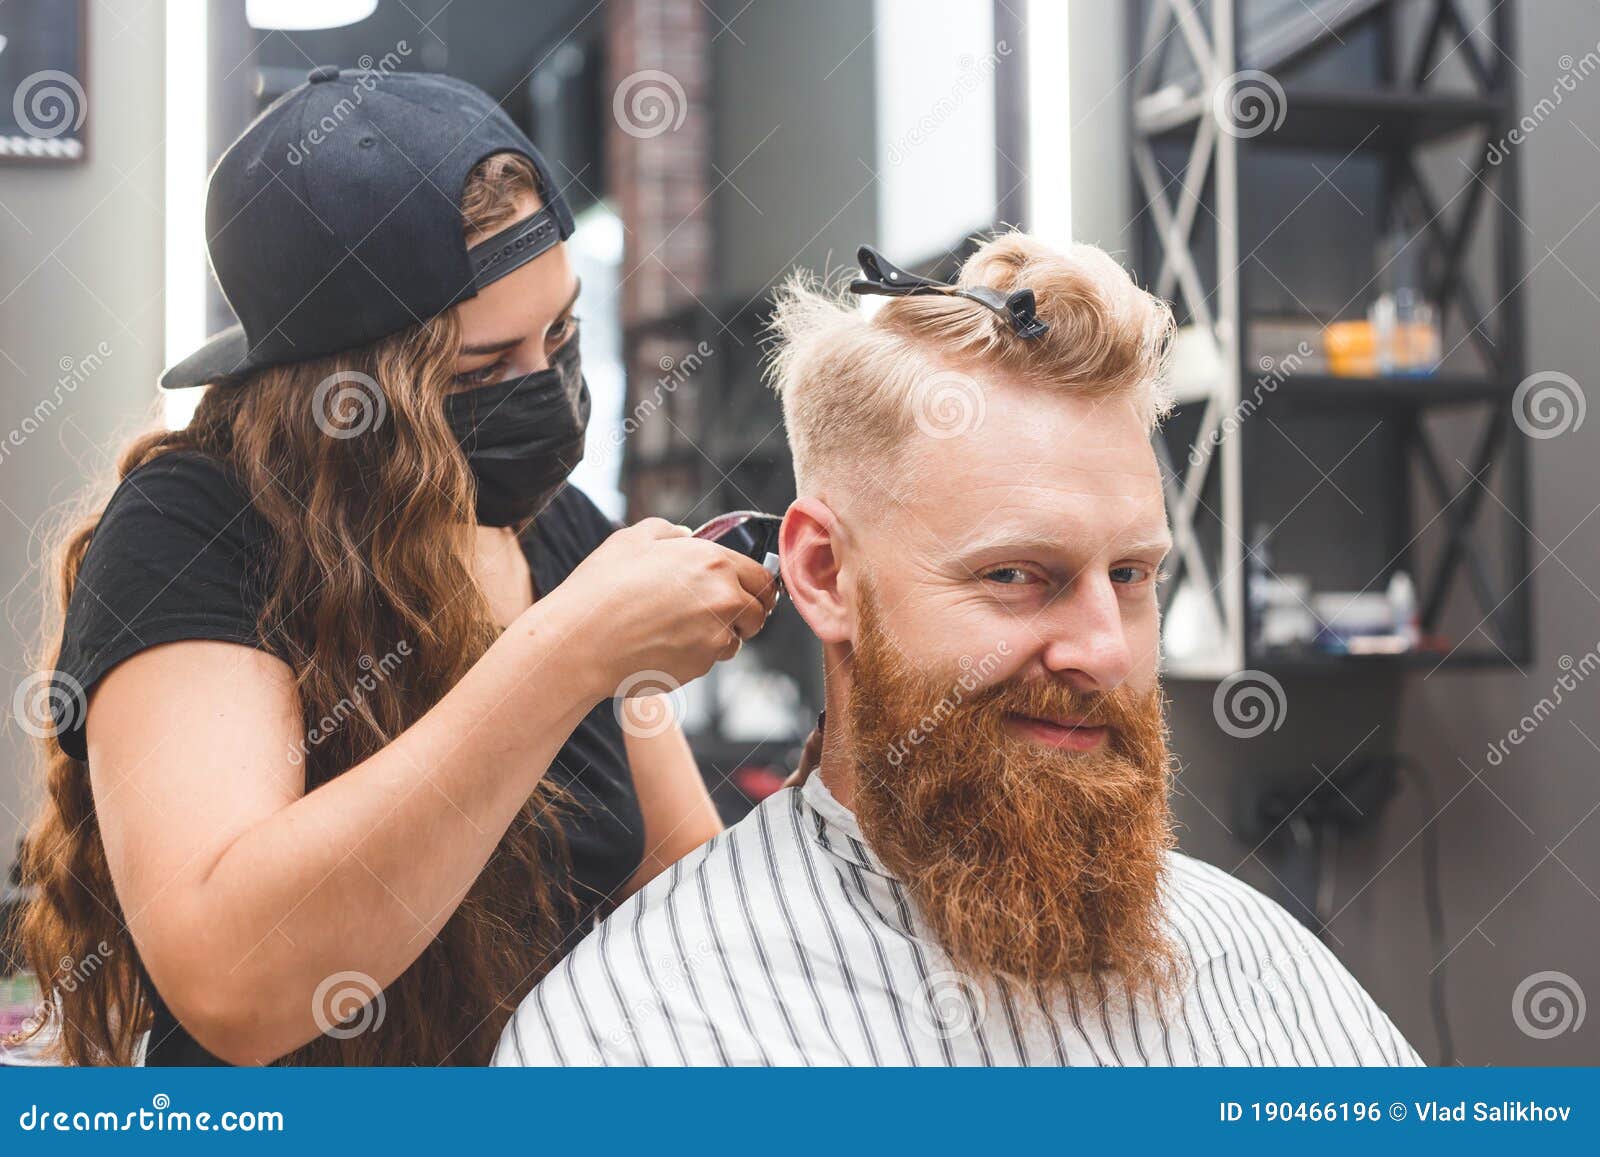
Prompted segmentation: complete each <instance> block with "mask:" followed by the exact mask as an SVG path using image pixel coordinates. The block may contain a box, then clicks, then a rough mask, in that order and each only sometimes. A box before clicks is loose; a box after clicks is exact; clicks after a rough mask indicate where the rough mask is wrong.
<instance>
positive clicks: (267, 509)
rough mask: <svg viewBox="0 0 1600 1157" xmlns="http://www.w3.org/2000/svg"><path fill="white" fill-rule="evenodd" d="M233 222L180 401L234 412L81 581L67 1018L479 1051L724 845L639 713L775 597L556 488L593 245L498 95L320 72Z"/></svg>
mask: <svg viewBox="0 0 1600 1157" xmlns="http://www.w3.org/2000/svg"><path fill="white" fill-rule="evenodd" d="M206 229H207V236H208V241H209V248H210V254H211V260H212V264H213V267H214V269H215V272H216V275H217V278H218V280H219V282H220V284H221V286H222V289H223V291H224V292H225V293H226V295H227V297H228V301H229V303H230V304H231V305H232V306H233V308H234V310H235V312H236V313H237V314H238V316H239V318H240V321H241V323H242V325H241V326H240V327H236V328H235V329H234V330H232V331H229V332H226V333H224V334H222V335H221V336H219V337H218V338H215V339H213V340H212V341H211V342H209V343H208V344H207V345H206V346H205V347H204V348H203V349H201V350H200V351H199V352H198V353H196V354H194V355H192V356H191V357H189V358H188V359H187V360H185V361H184V362H182V363H180V364H178V365H177V366H175V367H173V368H172V369H170V370H169V371H168V372H167V373H166V374H165V375H164V376H163V378H162V385H163V386H166V387H169V388H170V387H183V386H196V385H201V384H210V387H211V388H210V389H209V390H208V391H207V392H206V394H205V395H204V397H203V399H202V401H201V402H200V405H199V409H198V411H197V413H196V415H195V417H194V420H193V422H192V423H191V424H190V425H189V427H188V428H187V429H184V430H180V431H175V432H165V431H162V432H156V433H150V434H146V435H144V436H143V437H140V438H138V439H136V440H135V441H134V442H133V443H132V445H131V446H129V447H128V448H126V449H125V450H124V452H123V453H122V456H121V463H120V471H119V473H120V476H121V480H120V485H118V486H117V488H116V490H115V492H114V494H112V496H111V498H110V500H109V502H107V503H105V504H104V505H103V506H102V507H101V508H100V509H99V510H98V512H97V513H96V514H95V515H94V516H93V517H90V518H89V519H88V520H87V521H86V522H85V523H83V524H82V525H80V526H78V527H77V528H76V529H74V530H73V531H72V532H71V533H70V535H69V536H68V537H67V539H66V541H65V543H64V545H63V547H62V550H61V554H60V561H59V572H58V580H57V586H58V588H59V594H60V596H61V601H62V605H63V607H64V612H65V618H64V625H63V626H62V628H61V630H60V632H59V634H56V633H54V632H53V633H52V638H51V640H50V641H51V645H52V646H54V645H56V644H59V651H58V653H57V654H56V656H55V659H54V661H53V662H51V663H49V664H48V669H49V671H50V672H53V674H50V675H48V676H45V678H46V679H48V682H46V683H42V684H41V685H40V692H41V697H42V699H47V700H48V703H49V710H48V711H47V712H46V715H47V716H49V717H50V726H49V727H48V728H41V730H48V731H49V732H50V734H49V736H48V738H46V740H45V745H46V748H47V752H48V757H49V758H48V783H47V790H46V793H45V804H44V809H43V814H42V815H41V817H40V818H39V819H38V821H37V822H36V823H35V825H34V826H33V828H32V831H31V833H30V836H29V838H28V841H27V847H26V853H25V873H26V877H27V878H28V880H29V881H30V882H32V883H34V884H36V885H37V889H38V890H37V898H36V900H34V902H33V903H32V905H31V906H30V908H29V910H28V911H27V914H26V916H25V918H24V929H23V939H24V943H25V946H26V951H27V953H28V956H29V959H30V962H31V965H32V967H33V969H34V970H35V972H36V974H37V975H38V977H39V979H40V983H41V985H42V987H43V988H44V991H45V995H46V1002H45V1003H46V1015H47V1020H46V1022H45V1023H46V1027H47V1031H57V1032H59V1041H60V1048H61V1050H62V1052H63V1054H64V1057H65V1059H68V1060H70V1061H75V1062H79V1063H96V1062H99V1063H105V1062H110V1063H121V1064H126V1063H130V1062H131V1061H133V1060H134V1059H135V1058H136V1050H137V1047H138V1044H139V1041H140V1039H141V1037H142V1035H143V1033H144V1031H145V1030H146V1029H148V1030H149V1038H148V1045H147V1051H146V1053H145V1059H146V1061H147V1063H150V1064H194V1063H208V1062H209V1063H214V1062H216V1061H218V1060H220V1061H223V1062H229V1063H235V1064H245V1063H265V1062H274V1061H281V1062H285V1063H293V1064H302V1063H304V1064H328V1063H331V1064H341V1063H352V1064H430V1065H431V1064H441V1063H444V1064H478V1063H483V1062H484V1061H486V1060H487V1059H488V1057H489V1056H490V1054H491V1052H492V1051H493V1048H494V1044H495V1041H496V1039H497V1038H498V1036H499V1034H500V1030H501V1027H502V1025H503V1024H504V1021H505V1018H506V1017H507V1015H508V1014H509V1013H510V1012H511V1010H512V1009H513V1008H514V1007H515V1006H516V1004H517V1001H518V999H519V998H520V997H521V996H522V995H523V994H524V993H525V992H527V991H528V989H529V988H530V987H531V985H532V984H533V982H534V981H535V980H536V979H537V978H538V977H539V976H541V975H542V974H543V973H544V972H545V971H546V970H547V969H548V968H549V967H550V966H551V965H552V964H553V963H554V962H555V960H557V959H558V958H559V956H560V954H561V953H562V951H563V950H564V948H565V947H566V946H568V944H569V941H575V939H576V935H581V933H582V932H583V931H584V930H585V929H586V926H587V925H588V924H590V923H592V922H593V920H594V919H595V917H596V916H597V915H600V914H603V912H604V911H605V910H607V908H609V907H610V906H612V905H614V904H615V903H616V902H617V901H618V900H619V899H621V898H623V897H625V896H627V895H628V894H629V893H630V892H632V891H634V890H635V889H637V888H639V887H640V886H641V885H642V884H643V883H644V882H645V881H647V880H649V879H650V878H651V877H652V876H653V875H655V874H656V873H658V872H659V871H661V870H662V868H663V867H665V866H667V865H669V864H671V863H672V862H673V861H675V860H676V859H677V858H679V857H681V856H682V855H684V854H685V853H686V852H688V851H689V850H691V849H693V848H694V847H696V846H697V845H699V844H700V843H702V842H704V841H705V840H706V839H708V838H709V837H710V836H712V835H713V834H714V833H715V832H716V831H717V830H718V827H719V825H718V820H717V816H716V812H715V811H714V809H713V807H712V805H711V802H710V800H709V798H708V797H707V795H706V792H705V789H704V787H703V785H702V783H701V781H700V779H699V776H698V773H697V771H696V769H695V766H694V762H693V760H692V758H691V755H690V752H689V749H688V746H687V744H686V743H685V741H684V739H683V736H682V734H681V733H680V732H679V731H678V730H677V728H676V727H667V728H666V729H665V730H662V729H661V728H660V727H658V726H640V727H630V726H628V713H627V710H626V707H625V705H626V704H627V703H629V702H632V703H634V704H635V705H637V703H638V700H631V701H630V700H627V699H626V698H625V697H626V696H627V695H628V694H629V693H630V692H632V691H634V690H635V689H636V688H637V689H640V690H647V689H650V688H651V687H654V688H655V689H657V690H659V689H660V687H661V686H662V684H663V683H666V682H669V681H684V680H688V679H692V678H694V677H696V676H698V675H700V674H702V673H704V672H705V671H706V670H707V669H709V668H710V666H711V665H712V664H713V663H714V662H715V661H716V660H718V659H722V658H727V657H729V656H730V655H732V654H733V653H734V652H735V651H737V650H738V648H739V645H740V642H741V640H742V639H746V638H749V637H750V636H751V635H753V634H754V633H755V632H756V631H757V630H759V629H760V628H761V626H762V623H763V621H764V619H765V616H766V615H767V614H768V612H769V611H770V609H771V607H772V605H773V603H774V601H775V598H776V594H775V590H774V586H773V583H772V580H771V579H770V578H769V576H768V575H767V573H766V572H765V571H764V570H762V568H761V567H760V566H759V565H757V564H756V563H754V562H751V561H750V560H748V559H745V558H743V557H742V556H740V555H737V554H735V553H734V552H732V551H730V550H726V549H724V548H723V547H720V546H717V545H714V544H712V543H708V542H703V541H700V540H697V539H694V538H691V537H689V535H688V532H687V531H686V530H684V529H683V528H681V527H675V526H672V525H670V524H668V523H666V522H663V521H661V520H659V519H650V520H647V521H645V522H642V523H640V524H638V525H636V526H633V527H630V528H628V529H625V530H615V528H614V527H613V526H612V525H611V524H610V523H609V522H608V521H607V520H606V519H605V518H604V517H603V516H602V515H601V513H600V512H599V510H597V509H596V508H595V506H594V505H593V504H592V503H591V502H590V501H589V499H588V498H586V497H585V496H584V495H583V494H581V493H580V492H578V491H577V490H575V489H573V488H572V487H570V486H565V485H564V481H565V479H566V477H567V474H568V472H569V471H571V470H572V468H573V467H574V466H575V465H576V464H577V462H578V461H579V459H580V458H581V457H582V454H583V444H584V424H585V420H586V419H587V417H588V413H589V396H588V392H587V389H586V387H585V385H584V381H583V377H582V375H581V372H580V369H579V356H578V337H577V332H576V331H577V320H576V318H574V316H573V307H574V303H575V300H576V298H577V296H578V283H577V280H576V278H575V277H574V276H573V272H572V268H571V265H570V263H569V259H568V255H567V253H566V250H565V246H564V245H563V244H562V243H561V242H562V240H563V239H564V238H566V237H567V236H569V235H570V233H571V231H572V218H571V214H570V211H569V210H568V208H567V206H566V204H565V202H564V201H563V200H562V197H561V193H560V190H559V188H558V187H557V185H556V183H555V182H554V181H553V180H552V179H551V175H550V172H549V170H548V169H547V168H546V166H545V164H544V162H543V160H542V159H541V158H540V156H539V154H538V153H537V152H536V151H535V149H534V147H533V145H532V144H531V143H530V142H529V141H528V139H527V138H526V137H525V136H524V135H523V134H522V133H521V132H520V131H518V129H517V128H516V127H515V126H514V125H513V124H512V122H511V121H510V120H509V118H507V117H506V116H505V115H504V113H502V112H501V111H500V110H499V108H497V107H496V105H495V104H494V102H493V101H491V100H490V99H489V98H488V97H487V96H485V95H484V94H483V93H481V92H479V91H478V90H476V89H474V88H472V87H471V86H470V85H467V84H464V83H462V82H460V81H456V80H452V79H449V78H446V77H441V76H432V75H422V74H398V75H388V76H381V77H380V76H377V75H376V74H371V73H359V72H354V71H345V72H340V71H339V70H338V69H335V68H331V67H328V68H319V69H315V70H313V72H312V73H311V75H310V76H309V78H308V82H307V83H306V84H304V85H302V86H300V87H299V88H297V89H295V90H294V91H292V92H290V93H289V94H287V95H286V96H285V97H283V98H282V99H281V100H279V101H278V102H277V103H276V104H274V105H273V106H272V107H271V108H269V109H268V110H267V111H266V112H265V113H264V114H263V115H262V116H261V117H260V118H258V119H257V120H256V121H255V122H254V123H253V124H252V125H251V126H250V127H249V128H248V129H246V130H245V132H244V134H243V135H242V136H241V137H240V138H239V139H238V140H237V141H236V142H235V143H234V144H233V145H232V146H231V147H230V148H229V150H228V151H227V153H226V154H225V155H224V156H223V157H222V159H221V161H220V162H219V163H218V165H217V167H216V170H215V172H214V173H213V175H212V178H211V183H210V188H209V193H208V198H207V205H206ZM613 531H615V533H613ZM619 696H622V697H623V698H618V697H619ZM67 962H71V965H70V967H71V972H70V975H58V974H59V973H60V971H61V969H63V968H64V967H68V965H67Z"/></svg>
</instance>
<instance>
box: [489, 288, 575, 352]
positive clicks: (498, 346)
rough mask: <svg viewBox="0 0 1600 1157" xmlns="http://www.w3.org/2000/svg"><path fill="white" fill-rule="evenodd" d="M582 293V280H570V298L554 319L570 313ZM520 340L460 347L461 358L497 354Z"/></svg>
mask: <svg viewBox="0 0 1600 1157" xmlns="http://www.w3.org/2000/svg"><path fill="white" fill-rule="evenodd" d="M582 292H583V281H582V279H581V278H577V277H574V278H573V279H572V296H571V297H569V298H567V304H566V305H563V306H562V307H561V309H560V311H559V312H558V313H557V314H556V317H558V318H560V317H564V316H565V315H567V314H568V313H571V312H572V307H573V306H574V305H577V304H578V294H580V293H582ZM522 340H523V339H522V338H521V337H508V338H506V339H505V340H504V341H483V342H478V343H477V344H476V345H467V346H462V347H461V356H462V357H464V358H476V357H482V356H483V355H484V354H497V353H499V352H500V351H501V350H508V349H510V348H511V347H512V346H514V345H518V344H520V343H521V342H522Z"/></svg>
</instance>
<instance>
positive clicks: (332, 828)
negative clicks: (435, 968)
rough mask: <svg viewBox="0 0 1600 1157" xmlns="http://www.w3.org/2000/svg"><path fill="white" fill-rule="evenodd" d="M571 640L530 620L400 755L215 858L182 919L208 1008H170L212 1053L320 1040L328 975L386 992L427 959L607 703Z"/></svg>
mask: <svg viewBox="0 0 1600 1157" xmlns="http://www.w3.org/2000/svg"><path fill="white" fill-rule="evenodd" d="M536 609H537V608H536ZM571 630H572V624H571V622H570V621H569V620H568V619H567V618H566V617H564V615H563V613H562V611H561V610H560V609H559V608H557V607H555V606H554V605H552V607H551V609H550V610H549V612H548V613H544V614H540V615H534V614H532V613H531V612H530V615H528V616H525V617H524V619H523V620H519V622H518V624H517V627H516V628H514V629H513V630H508V631H507V632H506V633H505V634H504V635H502V636H501V638H500V639H499V640H498V641H497V642H496V643H495V644H494V646H493V647H491V648H490V650H489V651H488V652H487V653H486V654H485V655H484V657H483V658H482V659H481V660H480V661H479V662H478V663H477V664H476V665H474V667H473V668H472V669H471V671H469V672H468V673H467V675H466V676H465V677H464V678H463V679H462V680H461V682H460V683H459V684H458V685H457V686H456V687H454V688H453V689H452V690H451V691H450V692H449V693H448V694H447V695H446V696H444V698H442V699H441V700H440V701H439V703H438V704H436V705H435V706H434V708H433V709H432V710H431V711H429V712H428V713H427V714H426V715H424V716H423V717H422V718H421V719H419V720H418V721H417V722H416V724H414V725H413V726H412V727H410V728H408V729H407V730H406V731H405V732H404V733H403V734H401V735H400V736H398V737H397V738H396V739H395V740H394V742H393V743H391V744H390V745H389V746H388V747H386V748H384V749H383V750H382V751H380V752H378V753H377V754H375V755H373V756H372V757H371V758H370V759H367V760H365V761H364V762H362V763H361V764H359V765H358V766H356V767H354V768H352V769H350V770H349V771H348V772H346V773H345V774H343V775H341V776H339V777H337V778H336V779H334V780H332V781H331V782H329V783H327V784H325V785H323V786H322V787H319V788H317V789H316V790H314V791H312V792H309V793H307V794H306V795H305V796H304V797H302V798H301V799H299V800H296V801H295V802H294V803H293V804H291V805H290V806H288V807H286V808H284V809H283V810H282V811H279V812H277V813H275V814H273V815H272V816H270V817H269V818H267V819H265V820H263V821H262V822H261V823H260V824H258V825H256V826H255V827H253V828H252V829H250V830H249V831H247V832H246V833H245V834H244V835H242V836H241V837H240V838H239V839H237V840H235V841H234V842H233V843H232V844H230V845H229V846H228V847H227V848H226V849H225V850H224V851H223V852H222V853H221V854H220V856H219V857H218V858H217V860H216V862H215V863H214V864H213V865H212V866H211V867H210V869H209V871H207V872H206V873H205V874H204V876H203V877H202V878H201V879H200V880H199V882H198V883H197V884H196V885H194V887H193V894H192V896H191V897H190V898H189V899H188V902H187V903H185V904H183V905H182V910H184V911H186V912H187V913H188V918H187V919H185V920H184V921H183V922H184V923H185V924H186V925H187V928H186V931H187V933H188V936H187V939H188V941H189V943H190V944H191V945H192V951H191V952H190V953H189V954H188V957H189V959H190V960H191V961H192V962H193V964H192V967H194V968H197V969H200V970H202V971H203V973H205V974H202V975H195V976H193V977H191V978H190V982H188V983H183V984H180V985H177V986H176V987H177V988H178V989H179V990H181V991H183V992H185V993H188V994H194V993H201V994H205V995H204V996H203V997H201V998H199V999H198V1000H196V1001H195V1002H194V1004H195V1007H192V1008H190V1009H188V1010H186V1009H185V1008H183V1007H182V1002H181V1001H173V1002H172V1003H173V1005H174V1011H175V1012H176V1013H177V1014H178V1015H179V1017H180V1019H184V1020H185V1022H186V1024H188V1023H189V1021H190V1020H193V1021H194V1023H193V1024H189V1027H190V1031H191V1032H192V1033H194V1034H195V1036H196V1037H197V1039H200V1040H201V1043H202V1044H206V1045H207V1047H209V1048H211V1049H212V1050H213V1051H221V1052H222V1053H223V1054H224V1059H227V1060H231V1061H235V1062H242V1061H269V1060H272V1059H275V1058H276V1057H278V1056H281V1055H283V1054H284V1053H287V1052H289V1051H291V1050H293V1049H294V1048H297V1047H298V1046H300V1045H301V1044H304V1043H305V1042H306V1041H309V1040H311V1039H312V1038H313V1037H315V1035H316V1034H317V1032H318V1031H319V1028H318V1026H317V1024H316V1021H315V1019H314V1018H313V1015H312V1003H313V1002H312V995H313V993H314V992H315V990H316V987H317V985H318V984H320V983H321V982H322V981H323V980H325V979H326V978H327V977H328V976H330V975H332V974H333V973H335V972H343V971H356V972H361V973H365V974H366V975H367V976H370V977H371V978H372V979H373V981H374V982H375V983H376V984H377V985H379V986H382V985H387V984H388V983H390V982H391V981H392V980H394V979H395V978H396V977H397V976H399V974H400V973H401V972H403V971H404V970H405V968H406V967H408V966H409V965H410V964H411V963H412V962H413V961H414V960H415V959H416V957H417V956H418V955H419V954H420V953H421V951H422V949H423V948H424V947H425V946H426V945H427V944H428V942H429V940H430V939H431V938H432V936H433V935H434V934H436V933H437V932H438V930H439V929H440V928H441V927H443V925H444V923H445V921H446V920H447V919H448V918H449V917H450V915H451V913H453V912H454V911H455V908H456V907H457V905H458V904H459V903H460V901H461V899H462V897H463V896H465V894H466V892H467V891H468V889H469V888H470V887H471V886H472V884H473V882H474V881H475V880H476V879H477V877H478V875H479V874H480V873H481V872H482V870H483V868H484V865H485V864H486V863H487V862H488V859H489V856H490V855H491V854H492V853H493V851H494V849H495V846H496V845H497V844H498V842H499V840H500V839H501V837H502V836H503V834H504V833H505V831H506V829H507V828H508V827H509V826H510V824H511V822H512V821H513V819H515V817H516V815H517V813H518V811H519V810H520V809H521V807H522V806H523V804H524V803H525V802H526V801H527V798H528V796H529V795H530V794H531V793H532V792H533V790H534V789H535V788H536V786H537V785H538V783H539V780H540V779H541V778H542V777H543V776H544V774H545V772H546V770H547V769H548V767H549V765H550V762H551V760H553V759H554V757H555V755H556V753H557V752H558V751H559V750H560V747H561V744H562V743H564V742H565V741H566V739H567V737H568V735H570V734H571V732H572V730H573V729H574V728H575V727H576V726H577V724H578V723H579V722H580V721H581V720H582V718H583V716H584V714H585V713H587V712H588V711H589V710H590V709H591V708H592V707H593V706H594V704H595V703H596V702H598V700H599V698H600V697H601V695H600V692H599V690H598V689H597V687H596V686H595V683H596V682H597V681H596V680H595V679H593V678H591V676H590V673H588V672H586V671H585V670H584V669H583V668H582V656H578V655H575V654H574V651H575V648H573V647H572V646H571V645H570V643H569V641H568V636H570V634H571ZM186 1011H187V1012H188V1013H189V1014H190V1015H189V1016H188V1017H186V1016H185V1013H186ZM208 1038H209V1039H208Z"/></svg>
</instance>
